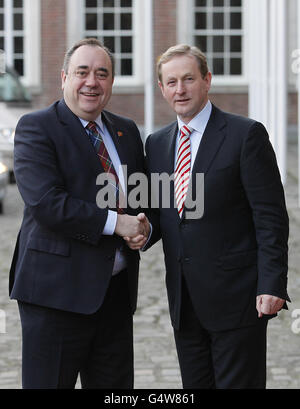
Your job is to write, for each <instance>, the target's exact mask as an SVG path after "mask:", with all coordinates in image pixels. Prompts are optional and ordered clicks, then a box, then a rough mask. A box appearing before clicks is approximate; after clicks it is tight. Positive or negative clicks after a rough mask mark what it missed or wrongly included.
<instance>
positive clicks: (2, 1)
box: [0, 0, 4, 8]
mask: <svg viewBox="0 0 300 409" xmlns="http://www.w3.org/2000/svg"><path fill="white" fill-rule="evenodd" d="M3 7H4V0H0V8H3Z"/></svg>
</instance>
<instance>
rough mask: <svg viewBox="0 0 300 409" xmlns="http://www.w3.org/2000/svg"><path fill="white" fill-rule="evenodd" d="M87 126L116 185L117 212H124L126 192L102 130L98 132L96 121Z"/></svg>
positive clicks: (99, 154)
mask: <svg viewBox="0 0 300 409" xmlns="http://www.w3.org/2000/svg"><path fill="white" fill-rule="evenodd" d="M86 128H87V130H88V131H89V133H90V135H91V137H92V142H93V145H94V147H95V149H96V152H97V155H98V156H99V158H100V161H101V164H102V166H103V169H104V170H105V172H107V173H108V174H109V175H111V176H112V178H111V184H112V185H114V187H115V189H116V207H117V212H118V213H124V210H123V209H122V206H121V203H122V200H124V199H125V197H124V193H123V191H122V188H121V185H120V182H119V177H118V175H117V172H116V171H115V168H114V165H113V163H112V160H111V159H110V156H109V153H108V151H107V149H106V146H105V144H104V142H103V139H102V136H101V134H100V132H98V129H97V125H96V123H95V122H89V123H88V124H87V126H86Z"/></svg>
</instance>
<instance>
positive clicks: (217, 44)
mask: <svg viewBox="0 0 300 409" xmlns="http://www.w3.org/2000/svg"><path fill="white" fill-rule="evenodd" d="M213 51H214V52H216V53H217V52H223V51H224V37H223V36H214V37H213Z"/></svg>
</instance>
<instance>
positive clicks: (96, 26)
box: [83, 0, 135, 77]
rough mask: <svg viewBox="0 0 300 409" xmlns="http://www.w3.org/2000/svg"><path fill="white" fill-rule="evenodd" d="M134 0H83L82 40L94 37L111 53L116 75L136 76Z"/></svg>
mask: <svg viewBox="0 0 300 409" xmlns="http://www.w3.org/2000/svg"><path fill="white" fill-rule="evenodd" d="M133 3H134V0H85V1H84V32H83V35H84V37H96V38H98V39H99V40H101V41H102V42H103V44H104V45H105V46H107V47H108V48H109V49H110V50H111V51H112V53H113V54H114V57H115V61H116V67H115V69H116V76H121V77H125V76H129V77H132V76H134V75H135V72H134V71H135V69H134V11H133V10H134V4H133Z"/></svg>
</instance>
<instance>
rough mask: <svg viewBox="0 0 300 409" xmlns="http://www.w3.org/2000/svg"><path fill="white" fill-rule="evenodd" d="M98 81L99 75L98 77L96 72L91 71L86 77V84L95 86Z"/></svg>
mask: <svg viewBox="0 0 300 409" xmlns="http://www.w3.org/2000/svg"><path fill="white" fill-rule="evenodd" d="M96 82H97V77H96V74H95V73H93V72H90V73H89V75H88V76H87V77H86V79H85V83H86V85H88V86H90V87H91V86H95V85H96Z"/></svg>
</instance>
